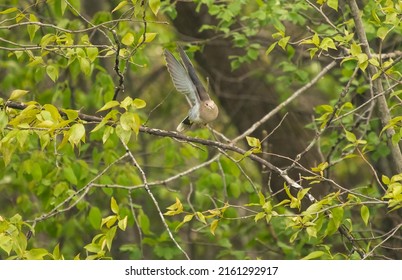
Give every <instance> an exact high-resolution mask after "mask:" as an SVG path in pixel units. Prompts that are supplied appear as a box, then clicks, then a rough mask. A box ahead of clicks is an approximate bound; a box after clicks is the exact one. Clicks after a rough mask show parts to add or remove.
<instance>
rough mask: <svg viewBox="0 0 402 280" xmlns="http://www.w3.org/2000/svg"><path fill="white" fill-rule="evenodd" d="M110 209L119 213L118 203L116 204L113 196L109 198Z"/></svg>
mask: <svg viewBox="0 0 402 280" xmlns="http://www.w3.org/2000/svg"><path fill="white" fill-rule="evenodd" d="M110 209H111V210H112V212H113V213H115V214H119V205H117V202H116V200H115V199H114V197H113V196H112V198H111V199H110Z"/></svg>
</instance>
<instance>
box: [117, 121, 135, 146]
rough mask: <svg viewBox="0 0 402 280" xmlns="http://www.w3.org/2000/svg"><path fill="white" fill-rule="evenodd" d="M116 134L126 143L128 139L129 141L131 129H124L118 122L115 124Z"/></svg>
mask: <svg viewBox="0 0 402 280" xmlns="http://www.w3.org/2000/svg"><path fill="white" fill-rule="evenodd" d="M116 135H117V136H118V137H119V138H120V140H121V141H123V143H125V144H126V145H127V144H128V141H130V138H131V135H132V131H131V130H125V129H123V127H122V126H121V125H120V124H118V125H116Z"/></svg>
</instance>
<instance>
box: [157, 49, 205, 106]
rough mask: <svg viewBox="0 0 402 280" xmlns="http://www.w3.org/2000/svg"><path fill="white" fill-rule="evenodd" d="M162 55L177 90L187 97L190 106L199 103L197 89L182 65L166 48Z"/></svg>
mask: <svg viewBox="0 0 402 280" xmlns="http://www.w3.org/2000/svg"><path fill="white" fill-rule="evenodd" d="M164 56H165V60H166V66H167V69H168V71H169V73H170V77H171V78H172V81H173V84H174V86H175V87H176V89H177V91H179V92H181V93H183V94H184V95H185V96H186V97H187V99H188V100H190V103H191V105H192V106H194V105H195V104H197V103H199V97H198V94H197V89H196V87H195V85H194V83H193V82H192V80H191V78H190V76H189V73H188V72H187V71H186V69H185V68H184V67H183V65H182V64H181V63H180V62H178V61H177V59H176V58H175V57H174V56H173V54H172V53H171V52H169V51H168V50H166V49H165V51H164Z"/></svg>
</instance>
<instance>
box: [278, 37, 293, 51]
mask: <svg viewBox="0 0 402 280" xmlns="http://www.w3.org/2000/svg"><path fill="white" fill-rule="evenodd" d="M289 39H290V36H287V37H284V38H282V39H280V40H279V41H278V46H280V47H281V48H282V49H283V50H286V46H287V44H288V42H289Z"/></svg>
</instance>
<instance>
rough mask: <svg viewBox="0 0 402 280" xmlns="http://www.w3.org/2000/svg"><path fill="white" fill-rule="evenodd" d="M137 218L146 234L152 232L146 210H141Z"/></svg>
mask: <svg viewBox="0 0 402 280" xmlns="http://www.w3.org/2000/svg"><path fill="white" fill-rule="evenodd" d="M137 220H138V224H139V226H140V227H141V230H142V231H143V232H144V233H145V234H151V231H150V222H149V218H148V216H147V215H145V213H144V211H142V210H140V213H139V215H138V217H137Z"/></svg>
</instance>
